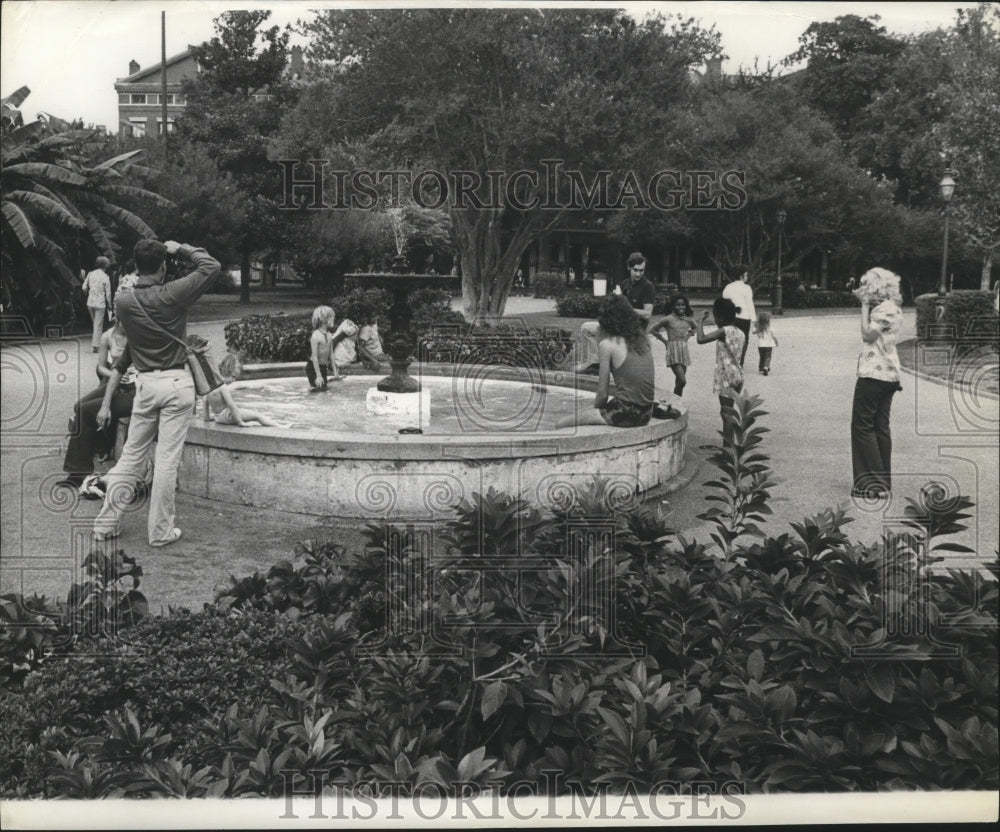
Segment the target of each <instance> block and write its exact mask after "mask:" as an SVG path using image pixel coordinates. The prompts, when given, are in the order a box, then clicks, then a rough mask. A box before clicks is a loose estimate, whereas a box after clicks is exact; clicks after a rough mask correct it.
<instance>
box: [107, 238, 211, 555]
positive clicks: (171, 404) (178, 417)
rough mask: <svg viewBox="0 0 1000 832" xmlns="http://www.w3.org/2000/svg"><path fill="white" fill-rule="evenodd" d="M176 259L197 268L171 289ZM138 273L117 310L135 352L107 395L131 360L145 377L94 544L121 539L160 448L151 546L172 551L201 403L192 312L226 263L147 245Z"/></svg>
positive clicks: (140, 378) (139, 253) (174, 247)
mask: <svg viewBox="0 0 1000 832" xmlns="http://www.w3.org/2000/svg"><path fill="white" fill-rule="evenodd" d="M174 254H179V255H181V256H183V257H187V258H188V259H189V260H191V262H192V264H193V265H194V271H192V272H191V273H190V274H188V275H187V276H186V277H182V278H179V279H178V280H174V281H172V282H170V283H164V278H165V277H166V273H167V263H166V258H167V255H174ZM135 266H136V272H137V274H138V277H137V278H136V281H135V285H134V287H133V289H132V291H131V292H124V293H122V294H121V295H119V296H118V298H117V299H116V303H115V307H116V314H117V315H118V316H119V318H120V319H121V322H122V325H123V326H124V327H125V334H126V335H127V336H128V349H127V350H126V352H125V353H123V354H122V357H121V359H119V362H118V365H117V366H116V367H115V368H114V370H112V376H111V378H110V379H109V381H108V387H107V390H108V391H109V392H111V393H113V391H114V389H115V388H116V387H117V381H118V378H119V377H120V375H121V374H122V373H123V372H124V371H125V370H126V369H127V362H128V361H129V360H131V362H132V363H133V364H134V365H135V368H136V370H138V375H137V376H136V382H135V388H136V392H135V401H134V403H133V405H132V417H131V422H130V424H129V432H128V440H127V441H126V442H125V447H124V448H123V449H122V454H121V457H120V458H119V460H118V463H117V464H116V465H115V467H114V468H112V469H111V470H110V471H108V473H107V474H106V475H105V481H106V483H107V495H106V496H105V498H104V505H103V506H102V507H101V511H100V513H99V514H98V515H97V517H96V519H95V520H94V537H95V539H97V540H98V541H103V540H108V539H110V538H115V537H117V536H118V532H119V529H118V523H119V520H120V518H121V515H122V512H123V511H124V510H125V507H126V506H127V505H128V504H129V502H131V499H132V497H133V494H134V491H135V489H136V488H137V487H138V484H139V482H140V481H141V480H142V477H143V474H144V473H145V471H146V458H147V455H148V452H149V449H150V446H151V445H152V443H153V442H154V441H155V442H156V462H155V467H154V470H153V487H152V489H151V493H150V505H149V520H148V524H147V526H148V533H149V543H150V545H151V546H166V545H168V544H170V543H173V542H174V541H175V540H178V539H179V538H180V536H181V530H180V529H178V528H177V527H176V526H175V525H174V519H175V518H174V490H175V488H176V483H177V469H178V468H179V467H180V461H181V452H182V451H183V450H184V440H185V439H186V438H187V430H188V424H189V423H190V421H191V414H192V412H193V411H194V401H195V393H194V381H193V380H192V378H191V373H190V372H189V371H188V368H187V362H186V356H187V350H186V349H185V347H184V345H183V343H181V342H183V341H184V339H185V337H186V335H187V312H188V309H189V308H190V307H191V306H192V305H193V304H194V302H195V301H197V300H198V298H199V297H201V295H202V294H203V293H204V292H205V290H206V289H208V287H209V285H211V283H212V280H213V278H215V276H216V275H217V274H218V273H219V263H218V261H217V260H215V258H213V257H212V256H211V255H209V254H208V253H206V252H205V250H204V249H200V248H193V247H192V246H186V245H181V244H180V243H175V242H174V241H172V240H169V241H167V242H166V243H160V242H157V241H156V240H140V241H139V242H138V243H136V245H135ZM175 338H176V339H179V341H178V340H174V339H175ZM123 362H125V366H123ZM109 398H110V396H109V393H108V392H106V393H105V402H104V404H102V407H101V410H100V411H99V412H98V414H97V421H98V423H99V424H103V425H104V426H105V427H106V426H107V423H108V422H109V420H110V401H108V400H109ZM102 419H103V422H102Z"/></svg>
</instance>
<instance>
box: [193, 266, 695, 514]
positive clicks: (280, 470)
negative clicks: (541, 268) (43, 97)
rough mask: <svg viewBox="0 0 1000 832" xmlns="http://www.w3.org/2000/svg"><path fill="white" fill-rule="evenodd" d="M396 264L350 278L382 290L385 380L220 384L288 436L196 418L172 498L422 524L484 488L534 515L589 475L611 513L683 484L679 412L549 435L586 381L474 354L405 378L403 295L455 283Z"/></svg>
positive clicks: (255, 377) (582, 395)
mask: <svg viewBox="0 0 1000 832" xmlns="http://www.w3.org/2000/svg"><path fill="white" fill-rule="evenodd" d="M404 269H405V264H404V263H403V262H401V261H399V262H397V263H395V264H394V270H393V271H392V272H389V273H378V274H365V275H359V277H361V278H363V279H364V280H365V281H366V282H368V283H370V284H371V285H376V286H382V287H385V288H387V289H389V290H390V291H391V292H392V295H393V304H392V306H391V307H390V309H389V310H388V318H389V331H388V332H387V333H386V337H385V347H386V352H387V353H388V354H389V356H390V357H391V367H392V370H391V373H390V374H389V375H388V376H386V377H385V378H382V379H379V378H378V376H377V375H375V376H373V375H371V374H369V373H367V372H366V371H364V370H362V369H360V368H354V367H348V368H342V372H343V373H344V375H345V376H346V379H345V381H344V382H343V383H342V384H338V385H332V386H331V388H330V390H329V391H328V394H327V395H324V396H309V395H308V393H307V391H308V385H307V383H306V379H305V376H304V374H303V368H302V362H294V363H289V364H270V365H256V366H254V365H247V366H246V367H245V368H244V369H245V375H244V378H243V380H241V381H238V382H236V383H234V384H233V385H232V391H233V395H234V397H235V398H236V401H237V403H240V402H241V401H242V402H244V403H245V404H246V405H247V406H248V407H252V408H253V409H257V410H261V411H267V410H268V408H269V407H270V411H269V412H270V413H271V415H272V416H273V417H274V418H275V419H276V420H277V421H282V422H285V423H288V424H290V425H291V427H289V428H264V427H245V428H238V427H233V426H228V425H216V424H215V423H214V422H203V421H202V420H200V419H198V420H196V421H195V422H193V423H192V425H191V428H190V430H189V431H188V438H187V443H186V445H185V447H184V453H183V459H182V464H181V470H180V474H179V486H180V488H181V490H182V491H184V492H187V493H189V494H193V495H195V496H197V497H199V498H203V499H212V500H218V501H220V502H228V503H236V504H240V505H250V506H256V507H259V508H262V509H273V510H279V511H285V512H292V513H296V514H311V515H318V516H322V517H330V518H337V519H347V518H350V519H375V518H383V519H387V520H391V521H394V522H400V521H407V522H409V521H414V522H418V521H419V522H422V521H435V520H437V519H438V518H441V517H444V516H448V515H450V513H451V510H452V508H453V507H454V506H456V505H457V504H458V503H459V502H460V501H461V500H471V499H472V495H473V494H474V493H477V492H478V493H485V492H486V491H487V490H488V489H489V488H491V487H492V488H496V489H497V490H500V491H504V492H506V493H508V494H520V495H521V496H522V497H523V498H524V499H526V500H527V501H528V502H529V503H530V504H532V505H534V506H537V507H539V508H541V509H543V510H545V509H550V510H551V509H557V508H558V509H560V510H567V509H569V508H572V506H573V504H574V500H575V499H576V498H577V496H578V495H579V494H581V493H583V492H584V491H585V490H587V489H588V488H589V487H590V486H591V484H592V483H593V479H594V477H595V476H600V477H602V478H603V479H604V480H605V483H606V490H605V493H606V495H607V500H608V501H609V502H613V507H614V508H619V509H623V508H627V507H630V506H634V505H636V504H638V502H639V501H641V500H645V499H648V498H650V497H651V496H653V495H656V494H660V493H663V492H669V491H671V490H673V489H675V488H677V487H679V486H680V485H681V484H683V483H684V482H686V481H687V480H689V479H690V477H691V476H692V475H693V468H691V467H690V466H688V467H685V451H686V440H687V411H686V408H685V407H684V405H683V403H680V408H681V411H682V416H681V418H679V419H666V420H662V421H661V420H656V419H654V420H653V421H652V422H650V423H649V424H648V425H645V426H644V427H641V428H627V429H622V428H612V427H606V426H600V425H597V426H592V425H586V426H580V427H577V428H575V429H557V428H556V424H557V422H558V419H559V417H561V416H564V415H565V414H567V413H572V412H573V411H574V410H576V411H578V412H580V411H583V410H586V409H589V408H592V407H593V399H594V390H595V389H596V383H597V380H596V379H595V378H592V377H582V378H581V377H579V376H577V375H576V374H574V373H572V372H569V371H562V370H552V369H546V368H544V367H541V366H527V365H529V364H531V362H530V361H526V362H525V366H519V367H499V366H495V365H490V364H488V363H487V361H486V360H477V355H476V352H475V350H476V347H475V346H474V345H473V346H471V347H469V348H468V349H465V350H464V351H463V352H462V353H461V355H458V354H456V356H455V357H454V358H453V360H452V362H451V363H443V364H432V363H426V362H425V363H421V365H420V373H419V379H417V378H414V377H412V376H411V375H410V372H409V370H410V364H411V361H412V360H413V358H412V357H413V355H414V353H415V347H416V338H415V335H414V333H413V331H412V329H411V327H410V319H411V310H410V307H409V303H408V299H409V296H410V293H411V292H412V291H414V290H415V289H418V288H426V287H436V288H452V287H454V286H455V282H456V278H455V277H452V276H449V275H430V274H408V273H405V271H403V270H404ZM488 354H489V353H484V358H485V356H486V355H488ZM573 358H574V357H573V356H568V361H569V363H570V364H571V363H572V360H573ZM432 392H433V397H434V402H433V405H434V408H435V410H434V411H433V415H432V410H431V405H432V401H431V394H432ZM324 408H326V409H325V410H324Z"/></svg>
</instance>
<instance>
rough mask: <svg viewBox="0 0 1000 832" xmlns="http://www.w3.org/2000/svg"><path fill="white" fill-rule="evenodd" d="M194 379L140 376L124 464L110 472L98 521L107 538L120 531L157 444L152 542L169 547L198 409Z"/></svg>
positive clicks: (184, 374)
mask: <svg viewBox="0 0 1000 832" xmlns="http://www.w3.org/2000/svg"><path fill="white" fill-rule="evenodd" d="M194 400H195V395H194V381H193V380H192V378H191V374H190V373H189V372H188V370H187V369H180V370H154V371H152V372H149V373H140V374H139V375H138V376H136V382H135V401H134V402H133V404H132V418H131V421H130V423H129V428H128V439H127V440H126V441H125V447H124V448H122V454H121V457H120V458H119V459H118V463H117V464H116V465H115V467H114V468H112V469H111V470H110V471H108V473H107V474H105V481H106V482H107V496H106V497H105V499H104V505H103V506H101V511H100V512H99V513H98V515H97V517H96V518H95V520H94V531H95V532H96V533H98V534H101V535H108V534H112V533H114V532H115V531H117V529H118V523H119V522H120V520H121V515H122V513H123V512H124V511H125V509H126V506H127V505H128V501H129V499H131V497H132V495H133V493H134V489H135V488H136V487H137V486H138V484H139V481H140V480H142V478H143V475H144V474H145V473H146V459H147V456H148V454H149V446H150V445H151V444H152V443H153V442H154V441H155V442H156V463H155V467H154V469H153V488H152V491H151V493H150V497H149V520H148V532H149V542H150V543H151V544H156V543H166V542H168V541H169V540H171V538H172V536H173V531H174V525H175V524H174V519H175V518H174V490H175V489H176V487H177V469H178V468H179V467H180V463H181V452H182V451H183V450H184V440H185V439H186V438H187V430H188V425H189V424H190V423H191V414H192V413H193V411H194Z"/></svg>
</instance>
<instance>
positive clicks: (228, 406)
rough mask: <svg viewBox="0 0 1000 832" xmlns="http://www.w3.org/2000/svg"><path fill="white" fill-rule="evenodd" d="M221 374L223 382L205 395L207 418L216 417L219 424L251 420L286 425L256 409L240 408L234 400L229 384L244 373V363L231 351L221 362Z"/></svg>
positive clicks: (264, 423) (245, 422)
mask: <svg viewBox="0 0 1000 832" xmlns="http://www.w3.org/2000/svg"><path fill="white" fill-rule="evenodd" d="M219 374H220V375H221V376H222V379H223V381H224V382H225V384H223V385H222V386H221V387H216V388H215V390H213V391H212V392H211V393H209V394H208V395H207V396H205V420H206V421H207V420H209V419H211V418H213V415H214V418H215V424H217V425H236V426H238V427H243V426H245V425H246V424H248V423H249V422H258V423H260V424H261V425H263V426H264V427H268V428H279V427H284V425H282V424H281V423H279V422H275V421H274V420H273V419H269V418H268V417H267V416H264V415H263V414H261V413H258V412H257V411H256V410H240V409H239V408H238V407H237V406H236V402H234V401H233V394H232V393H231V392H230V390H229V385H230V384H232V383H233V382H234V381H236V380H237V379H239V377H240V376H242V375H243V364H242V363H240V359H239V358H238V357H237V356H236V355H234V354H233V353H231V352H229V353H226V357H225V358H223V359H222V361H220V362H219Z"/></svg>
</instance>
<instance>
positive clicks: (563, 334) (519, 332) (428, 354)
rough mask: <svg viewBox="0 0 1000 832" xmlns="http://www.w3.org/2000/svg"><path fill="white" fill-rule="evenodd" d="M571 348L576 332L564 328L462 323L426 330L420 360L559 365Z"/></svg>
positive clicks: (459, 362) (543, 366) (548, 367)
mask: <svg viewBox="0 0 1000 832" xmlns="http://www.w3.org/2000/svg"><path fill="white" fill-rule="evenodd" d="M572 349H573V336H572V335H571V334H570V333H569V332H568V331H567V330H565V329H555V328H551V327H546V328H544V329H520V328H518V327H513V326H508V325H506V324H499V325H497V326H489V325H482V326H478V327H472V326H469V325H465V324H463V325H461V326H456V327H437V328H434V329H431V330H429V331H427V332H426V333H425V334H424V335H423V337H422V340H421V342H420V348H419V356H420V360H421V361H439V362H445V363H453V364H459V365H463V364H469V365H474V364H490V365H499V366H505V367H526V368H529V369H556V368H559V367H561V366H562V365H563V364H564V363H565V362H566V359H567V357H568V356H569V355H570V353H571V351H572Z"/></svg>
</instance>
